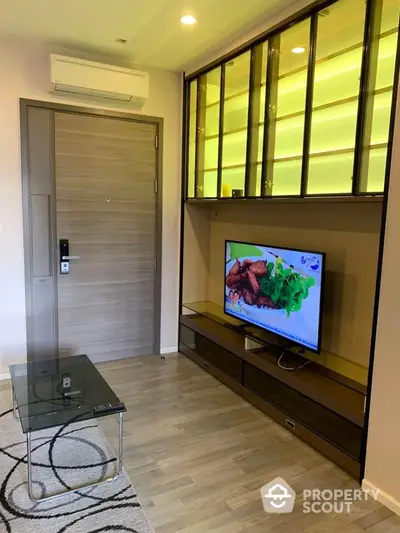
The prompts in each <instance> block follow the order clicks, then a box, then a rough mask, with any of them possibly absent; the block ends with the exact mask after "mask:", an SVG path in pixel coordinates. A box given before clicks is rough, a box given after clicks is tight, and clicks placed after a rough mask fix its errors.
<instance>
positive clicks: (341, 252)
mask: <svg viewBox="0 0 400 533" xmlns="http://www.w3.org/2000/svg"><path fill="white" fill-rule="evenodd" d="M381 211H382V205H381V203H364V204H355V203H313V204H312V203H310V204H308V205H304V204H296V203H293V204H285V203H279V204H273V205H272V204H267V205H266V204H265V203H264V204H263V205H254V204H253V205H250V204H249V205H238V204H232V205H220V206H218V208H211V209H210V221H211V227H210V255H209V286H208V297H209V300H211V301H213V302H215V303H219V304H220V305H223V294H224V278H223V269H224V240H225V239H232V240H239V241H248V242H258V243H260V244H271V245H275V246H283V247H293V248H301V249H309V250H316V251H325V252H326V255H327V260H326V283H325V305H324V322H323V334H322V347H323V350H325V351H328V352H331V353H334V354H337V355H340V356H341V357H343V358H345V359H348V360H350V361H353V362H354V363H358V364H360V365H362V366H365V367H366V366H368V361H369V349H370V340H371V326H372V313H373V306H374V297H375V282H376V269H377V257H378V246H379V231H380V221H381Z"/></svg>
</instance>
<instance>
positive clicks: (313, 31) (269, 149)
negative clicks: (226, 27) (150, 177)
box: [183, 0, 400, 201]
mask: <svg viewBox="0 0 400 533" xmlns="http://www.w3.org/2000/svg"><path fill="white" fill-rule="evenodd" d="M337 1H340V0H328V1H327V0H325V1H321V0H318V1H317V2H314V3H313V4H312V5H311V6H309V7H308V8H306V9H304V10H302V11H300V12H299V13H297V14H296V15H294V16H293V17H291V18H289V19H287V20H286V21H283V22H282V23H281V24H279V25H277V26H276V27H274V28H272V29H271V30H269V31H268V32H265V33H263V34H261V35H259V36H258V37H257V38H256V39H253V40H252V41H250V42H248V43H246V44H245V45H243V46H241V47H239V48H238V49H236V50H234V51H232V52H231V53H229V54H227V55H225V56H223V57H221V58H220V59H219V60H217V61H214V62H213V63H211V64H209V65H207V66H206V67H204V68H203V69H201V70H199V71H197V72H194V73H193V74H191V75H190V76H188V77H187V78H186V79H185V81H184V110H185V112H184V129H183V131H184V134H183V135H184V143H183V144H184V151H185V154H186V152H187V150H188V149H189V146H188V135H189V118H190V116H189V112H188V111H189V103H188V102H189V95H190V83H191V82H192V81H193V80H194V79H196V78H197V80H198V98H197V113H196V147H195V176H194V197H192V196H189V195H188V187H187V183H188V168H187V160H188V158H187V154H186V155H185V156H184V158H183V160H184V162H185V163H184V167H183V181H184V184H185V185H184V187H183V192H184V196H183V198H184V200H185V201H186V200H190V201H203V200H214V201H215V200H221V199H222V195H221V182H222V155H223V153H222V152H223V133H224V90H225V65H226V63H227V62H228V61H232V60H234V59H235V58H237V57H238V56H240V55H241V54H243V53H245V52H247V51H250V52H251V62H250V80H249V85H250V90H249V105H248V110H247V113H248V119H247V147H246V166H245V184H244V196H243V198H223V200H224V201H230V200H235V201H238V200H246V199H257V200H260V199H261V200H262V199H268V200H271V199H279V198H282V196H277V195H274V196H272V183H273V152H274V146H275V128H269V127H268V126H269V124H270V122H271V121H274V120H275V118H274V112H275V111H274V110H276V99H277V76H276V72H277V69H278V67H279V44H280V34H281V33H282V32H283V31H285V30H287V29H289V28H290V27H291V26H293V25H295V24H297V23H299V22H301V21H303V20H306V19H310V47H309V58H308V67H307V87H306V103H305V123H304V138H303V152H302V156H301V157H302V166H301V190H300V194H299V195H290V196H289V195H288V196H283V198H306V197H335V196H339V197H342V196H346V197H361V196H364V197H365V196H369V197H371V196H378V197H379V196H383V191H381V192H366V184H365V183H364V181H365V176H366V174H367V173H366V172H365V169H366V168H367V165H368V161H369V153H370V148H369V144H370V142H369V141H370V138H371V129H372V128H371V127H372V116H373V104H374V96H375V94H374V86H375V80H376V73H377V65H378V48H379V45H378V39H377V36H378V35H379V30H380V22H381V14H382V2H383V0H367V1H366V18H365V30H364V37H363V50H362V63H361V76H360V89H359V96H358V112H357V122H356V139H355V152H354V167H353V174H352V189H351V192H350V193H327V194H309V193H307V184H308V170H309V161H310V140H311V119H312V108H313V88H314V72H315V61H316V43H317V33H318V13H319V12H320V11H321V10H323V9H325V8H327V7H329V6H330V5H332V4H334V3H336V2H337ZM265 42H268V61H267V73H266V90H265V93H266V94H265V117H264V139H263V154H264V156H263V161H262V174H261V191H260V192H261V195H256V194H255V193H256V179H257V162H256V160H257V157H256V154H257V147H258V143H257V141H258V139H257V136H256V132H257V134H258V127H257V126H258V124H257V123H256V120H255V117H256V116H258V115H257V111H259V108H258V109H257V106H258V107H259V105H260V103H259V102H260V94H259V91H257V87H259V86H260V83H259V80H257V79H256V78H257V74H258V73H260V72H261V68H260V67H261V61H262V53H261V46H262V45H263V44H265ZM399 56H400V38H399V37H398V41H397V55H396V61H395V72H394V80H395V81H396V80H397V79H398V72H399ZM218 67H220V69H221V84H220V104H219V105H220V109H219V147H218V169H217V194H216V196H215V197H212V198H206V197H204V195H203V192H202V191H201V192H200V193H198V186H199V185H202V184H201V183H200V181H201V179H202V178H201V176H200V172H199V162H200V161H201V158H202V157H203V159H204V146H202V143H201V142H200V141H201V136H202V135H203V134H204V124H202V116H201V107H202V106H200V105H199V102H200V98H201V94H199V93H201V80H202V79H203V77H204V75H205V74H207V73H208V72H210V71H211V70H214V69H216V68H218ZM396 97H397V91H396V86H395V85H394V90H393V94H392V102H391V110H390V117H391V118H390V124H389V137H388V145H387V146H388V151H387V159H386V167H385V180H384V182H385V183H386V181H387V180H388V176H389V173H390V166H391V153H392V149H391V148H392V138H393V133H394V116H395V111H396V99H397V98H396ZM257 98H258V100H257ZM203 119H204V117H203ZM203 122H204V120H203ZM202 152H203V153H202Z"/></svg>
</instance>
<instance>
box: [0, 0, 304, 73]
mask: <svg viewBox="0 0 400 533" xmlns="http://www.w3.org/2000/svg"><path fill="white" fill-rule="evenodd" d="M292 2H293V0H285V1H282V0H152V1H151V0H68V1H65V0H63V1H61V0H0V4H1V6H0V36H7V37H15V38H19V39H24V40H28V41H35V42H40V43H44V44H46V45H51V46H62V47H69V48H72V49H77V50H81V51H82V52H89V53H94V54H102V55H110V56H115V57H121V59H124V60H126V61H129V62H130V63H134V64H137V65H144V66H148V67H158V68H164V69H168V70H180V71H183V70H185V67H186V66H187V65H189V64H191V63H193V61H195V60H196V59H197V58H201V57H203V56H204V55H205V54H206V53H207V51H208V50H215V48H216V46H217V45H218V44H219V43H224V44H226V42H227V41H229V38H230V37H232V38H233V36H237V35H238V32H239V31H243V33H244V32H246V31H247V30H249V29H251V28H252V27H254V26H255V25H259V24H260V22H262V21H263V20H264V19H266V18H267V17H268V16H269V15H271V14H276V12H277V11H280V10H281V9H283V8H284V7H286V6H287V5H289V4H291V3H292ZM188 13H189V14H193V15H194V16H195V17H196V18H197V20H198V24H196V25H195V26H183V25H182V24H181V23H180V21H179V20H180V17H181V16H182V15H184V14H188ZM116 38H122V39H126V40H127V43H126V44H124V45H122V44H117V43H115V39H116Z"/></svg>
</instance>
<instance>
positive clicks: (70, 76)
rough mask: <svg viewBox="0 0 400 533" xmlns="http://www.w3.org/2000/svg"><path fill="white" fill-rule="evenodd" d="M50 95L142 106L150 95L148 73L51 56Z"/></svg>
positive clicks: (72, 58)
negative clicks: (67, 95) (72, 96)
mask: <svg viewBox="0 0 400 533" xmlns="http://www.w3.org/2000/svg"><path fill="white" fill-rule="evenodd" d="M50 72H51V92H53V93H54V92H55V93H60V94H61V93H62V94H64V95H66V94H69V95H74V96H84V97H86V98H88V97H89V98H90V97H93V98H96V99H97V100H98V99H99V98H100V99H103V100H113V101H118V102H127V103H128V102H129V103H131V104H133V105H134V106H136V107H142V106H143V105H144V103H145V102H146V100H147V98H148V96H149V74H148V73H147V72H140V71H138V70H131V69H128V68H122V67H116V66H114V65H105V64H103V63H97V62H94V61H84V60H83V59H77V58H74V57H67V56H62V55H58V54H50Z"/></svg>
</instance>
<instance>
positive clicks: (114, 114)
mask: <svg viewBox="0 0 400 533" xmlns="http://www.w3.org/2000/svg"><path fill="white" fill-rule="evenodd" d="M29 108H39V109H45V110H48V111H52V112H53V113H52V121H53V126H52V132H51V141H50V142H51V144H52V146H53V151H52V161H51V162H50V165H51V181H52V187H53V188H54V190H55V157H54V155H55V152H54V114H55V113H56V112H58V113H69V114H78V115H86V116H92V117H101V118H113V119H118V120H124V121H129V122H140V123H145V124H151V125H154V126H155V127H156V135H157V136H158V137H157V138H158V144H157V146H156V152H157V156H156V176H155V180H156V181H157V191H156V220H155V228H156V236H155V250H154V253H155V260H156V269H155V272H154V352H155V353H160V351H161V345H160V343H161V279H162V278H161V276H162V214H163V209H162V208H163V204H162V198H163V194H162V191H163V179H162V178H163V127H164V120H163V118H161V117H153V116H149V115H140V114H136V113H127V112H118V111H109V110H107V109H100V108H92V107H83V106H76V105H69V104H59V103H55V102H45V101H39V100H30V99H26V98H20V139H21V181H22V210H23V213H22V214H23V236H24V241H23V242H24V265H25V311H26V326H27V360H28V362H29V361H33V357H34V354H33V332H32V326H31V320H30V317H32V316H33V314H32V283H31V280H32V254H31V250H32V228H31V223H30V204H29V187H28V186H29V161H28V109H29ZM52 196H53V195H52ZM53 197H54V196H53ZM52 204H54V205H52ZM50 211H51V212H50V217H51V219H52V223H53V224H52V227H53V228H54V229H53V232H54V231H55V230H56V212H55V197H54V201H53V202H50ZM50 245H51V248H50V249H52V250H53V254H54V260H53V265H52V266H53V269H54V283H55V284H56V285H57V286H58V247H57V242H56V240H55V235H50ZM56 274H57V275H56ZM57 292H58V291H57V290H55V293H54V294H55V298H54V312H55V315H56V320H55V324H56V328H57V329H58V301H57ZM57 338H58V331H57Z"/></svg>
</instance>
